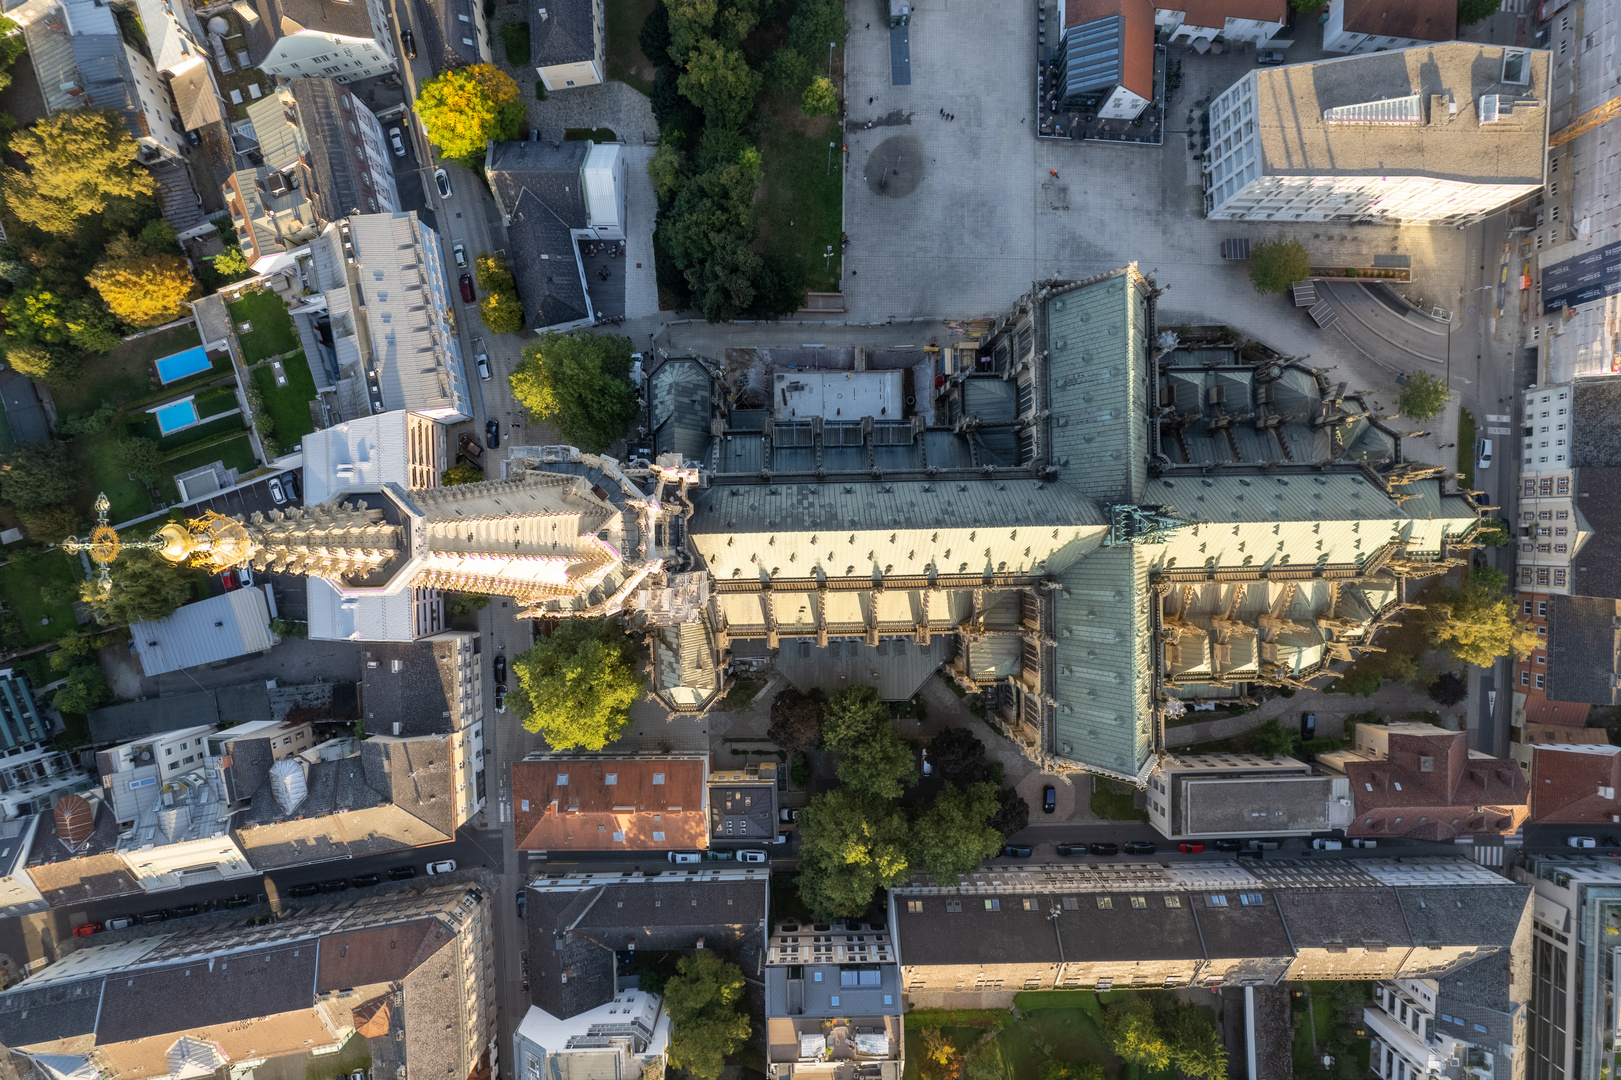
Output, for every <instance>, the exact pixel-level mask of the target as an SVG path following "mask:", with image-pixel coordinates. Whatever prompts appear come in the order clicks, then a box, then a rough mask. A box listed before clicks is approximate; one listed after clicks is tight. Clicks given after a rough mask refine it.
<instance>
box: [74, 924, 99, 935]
mask: <svg viewBox="0 0 1621 1080" xmlns="http://www.w3.org/2000/svg"><path fill="white" fill-rule="evenodd" d="M99 933H101V924H100V923H98V922H87V923H80V924H79V925H78V926H75V927H74V928H73V936H74V937H89V936H90V935H91V934H99Z"/></svg>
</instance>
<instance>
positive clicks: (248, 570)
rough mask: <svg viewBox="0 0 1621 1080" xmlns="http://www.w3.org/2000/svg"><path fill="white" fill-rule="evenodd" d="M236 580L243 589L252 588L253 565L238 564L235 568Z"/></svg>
mask: <svg viewBox="0 0 1621 1080" xmlns="http://www.w3.org/2000/svg"><path fill="white" fill-rule="evenodd" d="M236 582H237V584H238V585H241V586H242V587H243V588H244V589H251V588H253V567H251V566H239V567H237V568H236Z"/></svg>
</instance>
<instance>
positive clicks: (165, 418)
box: [148, 398, 197, 435]
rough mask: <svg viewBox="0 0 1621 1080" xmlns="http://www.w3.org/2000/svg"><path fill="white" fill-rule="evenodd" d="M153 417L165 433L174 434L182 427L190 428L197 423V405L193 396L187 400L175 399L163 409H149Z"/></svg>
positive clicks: (160, 429)
mask: <svg viewBox="0 0 1621 1080" xmlns="http://www.w3.org/2000/svg"><path fill="white" fill-rule="evenodd" d="M148 411H149V412H150V413H151V414H152V417H153V419H155V420H156V421H157V422H158V430H159V431H160V432H162V433H163V434H165V435H169V434H173V433H174V432H176V431H179V430H180V429H181V428H188V427H191V425H193V424H195V423H197V406H196V405H195V404H194V403H193V402H192V399H191V398H187V399H186V400H185V401H174V402H170V403H169V404H168V405H165V406H163V407H162V408H161V409H150V410H148Z"/></svg>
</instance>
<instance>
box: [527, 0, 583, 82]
mask: <svg viewBox="0 0 1621 1080" xmlns="http://www.w3.org/2000/svg"><path fill="white" fill-rule="evenodd" d="M595 8H596V5H594V4H593V3H592V2H591V0H549V2H548V3H547V5H546V14H545V16H544V17H540V16H536V17H534V18H532V19H531V20H530V23H529V25H530V27H531V29H530V33H531V34H532V35H533V44H532V45H531V47H530V55H531V61H530V62H531V63H532V64H533V65H534V66H535V67H552V66H554V65H556V64H578V63H581V62H583V61H586V60H590V59H592V58H593V57H594V56H595V55H596V46H595V40H596V39H595V35H594V34H593V32H592V24H593V23H594V22H595V21H596V16H595V14H594V12H595Z"/></svg>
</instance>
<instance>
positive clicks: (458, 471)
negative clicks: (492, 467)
mask: <svg viewBox="0 0 1621 1080" xmlns="http://www.w3.org/2000/svg"><path fill="white" fill-rule="evenodd" d="M483 480H484V470H483V469H480V468H479V467H478V466H477V465H474V464H473V463H472V462H471V461H458V462H456V464H454V465H452V466H451V467H450V468H448V469H446V470H445V471H444V472H442V473H440V474H439V483H440V484H442V485H444V486H445V487H455V486H456V485H457V484H477V483H481V482H483Z"/></svg>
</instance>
